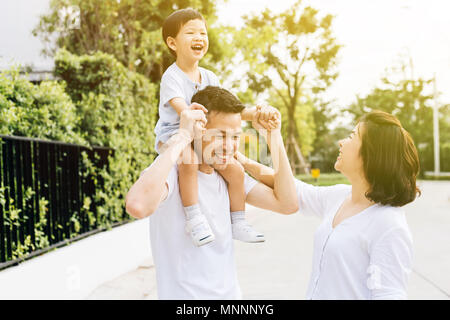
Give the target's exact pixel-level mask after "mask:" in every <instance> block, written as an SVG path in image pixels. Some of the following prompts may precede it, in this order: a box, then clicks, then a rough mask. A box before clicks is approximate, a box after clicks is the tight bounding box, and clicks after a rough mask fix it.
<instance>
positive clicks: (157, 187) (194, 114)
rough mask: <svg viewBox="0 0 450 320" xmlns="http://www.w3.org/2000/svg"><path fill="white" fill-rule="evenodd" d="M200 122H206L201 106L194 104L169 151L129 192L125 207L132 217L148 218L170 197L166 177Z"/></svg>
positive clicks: (169, 146)
mask: <svg viewBox="0 0 450 320" xmlns="http://www.w3.org/2000/svg"><path fill="white" fill-rule="evenodd" d="M198 121H200V122H203V123H204V124H205V123H206V117H205V114H204V112H203V110H202V108H201V107H200V106H196V105H193V106H191V107H190V109H187V110H184V111H182V113H181V116H180V130H179V131H178V133H177V134H175V135H174V136H172V137H171V138H170V139H169V141H168V142H167V145H168V147H167V149H166V150H165V151H164V152H163V153H162V154H161V155H160V156H159V157H158V158H157V159H156V160H155V162H154V163H153V165H152V166H151V167H150V168H149V169H148V170H146V171H144V173H143V174H142V175H141V176H140V177H139V179H138V180H137V181H136V182H135V183H134V184H133V186H132V187H131V188H130V190H129V191H128V193H127V196H126V199H125V202H126V204H125V207H126V210H127V212H128V213H129V214H130V215H131V216H133V217H135V218H138V219H142V218H145V217H148V216H149V215H151V214H152V213H153V212H154V211H155V210H156V209H157V208H158V206H159V204H160V203H161V201H163V200H164V199H165V198H166V197H167V193H168V187H167V184H166V179H167V176H168V175H169V172H170V170H171V169H172V167H173V166H174V165H175V163H176V162H177V160H178V158H179V156H180V155H181V153H182V152H183V150H184V149H185V148H186V146H187V145H189V144H190V143H191V141H192V140H193V137H194V126H195V125H196V123H197V122H198ZM195 130H197V129H195Z"/></svg>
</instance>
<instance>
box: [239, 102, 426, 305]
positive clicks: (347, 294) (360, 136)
mask: <svg viewBox="0 0 450 320" xmlns="http://www.w3.org/2000/svg"><path fill="white" fill-rule="evenodd" d="M339 146H340V149H339V156H338V158H337V160H336V163H335V169H336V170H337V171H339V172H341V173H342V174H343V175H345V176H346V177H347V178H348V180H349V181H350V183H351V186H350V185H335V186H330V187H315V186H312V185H309V184H306V183H304V182H302V181H300V180H296V187H297V193H298V201H299V212H300V213H305V214H312V215H315V216H317V217H319V218H321V219H322V223H321V225H320V226H319V228H318V229H317V231H316V233H315V236H314V254H313V267H312V274H311V279H310V283H309V288H308V291H307V299H406V288H407V281H408V274H409V273H410V271H411V269H412V255H413V246H412V238H411V234H410V231H409V228H408V225H407V223H406V219H405V214H404V211H403V209H402V206H404V205H405V204H407V203H410V202H412V201H413V200H414V199H415V198H416V195H417V193H419V194H420V191H419V190H418V188H417V187H416V176H417V174H418V172H419V159H418V155H417V150H416V148H415V146H414V143H413V140H412V139H411V136H410V135H409V134H408V132H406V131H405V129H403V128H402V126H401V124H400V122H399V121H398V120H397V119H396V118H395V117H394V116H392V115H390V114H388V113H385V112H381V111H376V112H372V113H369V114H367V115H365V116H364V117H362V119H361V120H360V121H359V122H358V124H357V126H356V127H355V129H354V130H353V131H352V133H351V134H350V136H349V137H347V138H346V139H344V140H341V141H339ZM238 159H239V160H240V161H241V163H242V164H243V165H244V167H245V169H246V170H247V171H248V172H249V173H250V174H252V175H253V176H254V177H255V178H256V179H258V180H260V181H261V182H263V183H265V184H267V185H269V186H271V184H273V170H272V169H270V168H268V167H265V166H263V165H261V164H258V163H257V162H254V161H252V160H248V159H246V158H245V157H243V156H242V155H240V154H239V155H238Z"/></svg>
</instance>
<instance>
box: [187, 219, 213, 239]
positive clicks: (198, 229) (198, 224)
mask: <svg viewBox="0 0 450 320" xmlns="http://www.w3.org/2000/svg"><path fill="white" fill-rule="evenodd" d="M186 231H187V232H188V233H189V234H190V236H191V239H192V241H193V242H194V244H195V245H196V246H197V247H200V246H203V245H205V244H207V243H210V242H211V241H214V239H215V238H216V237H215V236H214V234H213V232H212V230H211V227H210V226H209V223H208V220H207V219H206V217H205V216H204V215H203V214H197V215H195V216H194V217H192V219H189V220H187V221H186Z"/></svg>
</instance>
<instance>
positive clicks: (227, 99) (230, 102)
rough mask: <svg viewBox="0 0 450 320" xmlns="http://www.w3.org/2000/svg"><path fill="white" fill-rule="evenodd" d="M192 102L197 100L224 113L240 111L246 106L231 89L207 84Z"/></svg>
mask: <svg viewBox="0 0 450 320" xmlns="http://www.w3.org/2000/svg"><path fill="white" fill-rule="evenodd" d="M191 102H197V103H199V104H201V105H202V106H204V107H205V108H206V109H208V114H209V113H210V112H211V111H216V112H224V113H240V112H241V111H242V110H243V109H244V108H245V106H244V105H243V104H242V102H241V101H240V100H239V99H238V98H237V97H236V96H235V95H234V94H232V93H231V92H230V91H228V90H225V89H222V88H220V87H215V86H207V87H206V88H205V89H203V90H200V91H199V92H197V93H196V94H195V95H194V96H193V97H192V100H191Z"/></svg>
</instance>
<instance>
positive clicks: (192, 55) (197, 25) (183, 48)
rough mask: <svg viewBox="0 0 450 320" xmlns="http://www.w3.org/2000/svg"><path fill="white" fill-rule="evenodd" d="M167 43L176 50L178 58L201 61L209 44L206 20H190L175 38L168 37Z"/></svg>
mask: <svg viewBox="0 0 450 320" xmlns="http://www.w3.org/2000/svg"><path fill="white" fill-rule="evenodd" d="M167 45H168V46H169V48H170V49H172V50H173V51H175V52H176V54H177V59H179V58H181V59H184V60H188V61H193V62H196V61H199V60H200V59H201V58H203V56H204V55H205V54H206V52H207V51H208V46H209V42H208V34H207V31H206V25H205V22H204V21H203V20H200V19H195V20H189V21H188V22H186V23H185V24H184V25H183V26H182V27H181V28H180V31H179V32H178V34H177V36H176V37H175V38H172V37H168V38H167Z"/></svg>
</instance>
